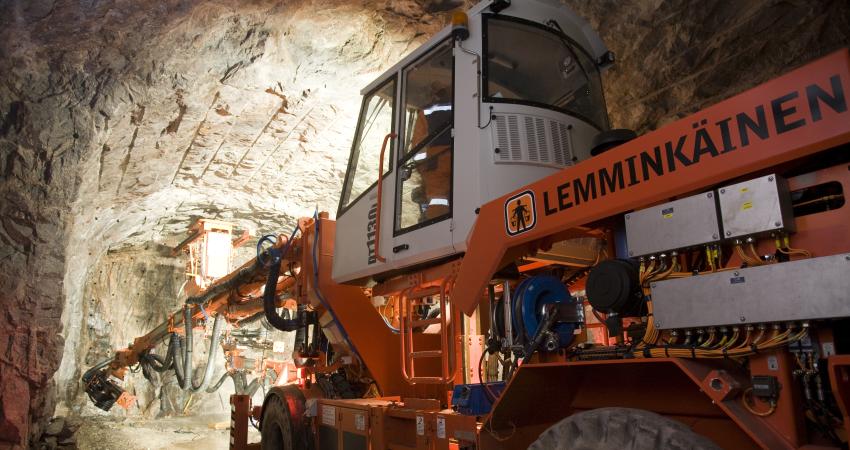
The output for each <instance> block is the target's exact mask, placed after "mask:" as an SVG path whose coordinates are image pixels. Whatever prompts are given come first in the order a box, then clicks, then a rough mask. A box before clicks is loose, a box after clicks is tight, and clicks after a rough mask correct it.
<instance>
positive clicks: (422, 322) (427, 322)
mask: <svg viewBox="0 0 850 450" xmlns="http://www.w3.org/2000/svg"><path fill="white" fill-rule="evenodd" d="M440 322H441V319H440V318H439V317H434V318H431V319H422V320H414V321H413V325H412V328H419V327H427V326H428V325H437V324H439V323H440Z"/></svg>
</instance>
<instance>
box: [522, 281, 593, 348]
mask: <svg viewBox="0 0 850 450" xmlns="http://www.w3.org/2000/svg"><path fill="white" fill-rule="evenodd" d="M565 303H566V304H572V305H575V304H576V299H575V298H573V297H572V296H571V295H570V292H569V291H568V290H567V288H566V286H564V284H563V283H561V280H559V279H557V278H555V277H553V276H551V275H540V276H535V277H531V278H527V279H525V280H523V281H522V282H521V283H520V284H519V285H518V286H517V288H516V289H515V290H514V294H513V296H512V297H511V310H512V311H513V314H512V316H513V317H512V321H511V322H512V324H513V328H514V330H516V331H517V332H521V333H522V337H523V338H524V340H525V341H526V342H530V341H531V340H532V339H534V336H535V335H536V334H537V329H538V328H539V327H540V324H541V322H542V321H543V319H544V314H543V309H544V307H545V305H547V304H565ZM577 326H578V325H577V324H575V323H564V322H560V323H557V324H555V325H554V326H553V327H552V332H554V333H555V334H556V335H557V336H558V341H559V343H560V347H562V348H563V347H566V346H568V345H570V343H571V342H572V341H573V337H574V334H573V333H574V332H575V330H576V327H577Z"/></svg>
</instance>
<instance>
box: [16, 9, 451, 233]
mask: <svg viewBox="0 0 850 450" xmlns="http://www.w3.org/2000/svg"><path fill="white" fill-rule="evenodd" d="M237 5H238V7H237ZM455 6H457V3H456V2H447V1H434V2H421V4H417V3H414V2H391V1H386V2H379V1H378V2H365V1H364V2H341V1H337V2H320V1H315V2H248V3H246V2H221V3H217V2H186V1H181V2H176V1H172V2H166V3H164V4H162V5H161V6H158V7H157V8H155V9H148V8H140V7H139V6H138V4H137V3H136V2H131V1H126V2H120V1H119V2H68V3H67V4H63V3H62V2H56V3H52V2H35V3H27V2H20V4H19V6H18V7H17V8H14V9H13V15H14V16H15V19H16V21H15V22H13V23H14V24H17V25H19V28H18V29H17V32H18V33H20V34H21V35H22V37H23V39H21V38H18V39H16V41H17V43H14V44H11V45H10V46H8V48H7V51H9V56H10V57H11V61H12V63H13V64H14V65H18V66H25V67H28V68H31V69H35V70H39V71H44V72H50V73H51V75H50V76H47V77H43V78H42V77H39V78H40V79H31V78H30V79H28V78H21V79H19V80H17V81H18V83H17V84H16V85H13V86H10V88H11V90H12V91H13V92H15V91H17V92H16V93H17V94H18V95H19V96H20V97H24V98H27V99H30V100H31V102H27V104H25V105H24V106H23V108H24V110H23V111H18V112H16V113H15V116H17V115H19V114H30V115H38V116H43V117H39V119H41V121H42V124H41V125H42V126H43V125H47V127H49V128H48V129H46V130H45V129H41V130H38V133H39V136H38V138H39V139H40V140H43V141H44V142H45V145H46V148H45V151H46V155H44V157H46V159H48V160H51V161H55V160H57V159H61V158H62V155H63V153H65V152H68V151H73V148H74V147H77V148H79V147H80V146H83V147H85V149H84V151H83V154H82V155H81V156H82V158H81V164H80V166H79V168H78V172H79V175H78V176H79V192H78V194H77V198H78V201H77V202H76V205H75V208H74V211H73V212H74V216H75V217H74V226H75V228H76V229H77V230H78V232H80V233H81V234H82V235H83V236H84V237H85V238H87V239H98V240H103V241H105V242H108V243H109V244H110V245H113V246H114V245H122V244H131V243H134V242H138V241H150V240H158V239H161V238H162V237H166V236H171V235H175V234H177V233H179V232H182V231H183V230H184V229H185V228H186V226H187V225H188V222H189V220H190V218H193V217H217V218H225V219H230V218H232V219H235V220H236V221H237V222H240V223H241V225H243V226H246V227H249V228H253V229H257V228H259V229H260V230H261V231H267V232H274V231H280V230H282V228H284V227H289V226H291V225H290V224H292V223H293V219H294V218H295V217H299V216H301V215H308V214H312V211H313V209H314V208H316V207H318V208H319V209H321V210H328V211H333V210H335V207H336V199H337V198H338V194H337V193H338V191H339V190H340V186H341V180H342V177H343V175H344V172H345V164H346V160H347V156H348V149H349V146H350V140H351V135H352V134H353V133H352V129H353V124H354V122H355V120H356V115H357V112H358V111H357V110H358V107H359V91H360V89H361V88H362V87H363V86H364V85H365V84H367V83H368V82H369V81H370V80H371V79H372V78H374V77H375V76H377V74H379V73H380V72H381V71H382V69H385V68H386V67H388V66H389V65H390V64H391V63H392V62H393V61H394V60H396V59H397V58H398V57H399V56H400V55H403V54H405V53H406V52H408V51H409V50H411V49H412V48H415V46H416V45H417V44H418V43H421V42H422V41H423V40H424V39H425V38H426V37H427V36H429V35H430V34H432V33H433V32H435V31H436V30H438V29H439V28H440V27H441V26H442V24H443V16H442V15H440V12H442V11H445V10H447V9H451V8H453V7H455ZM421 18H424V20H421ZM9 34H11V33H9V32H7V35H9ZM33 50H36V51H33ZM54 72H60V73H54ZM81 107H82V108H83V109H86V110H87V111H85V112H84V113H82V114H81V113H80V112H79V111H78V109H80V108H81ZM34 108H38V109H42V108H43V109H45V110H37V111H33V110H32V109H34ZM9 120H10V121H12V122H14V120H15V117H12V118H10V119H9ZM53 164H55V163H53ZM7 170H16V167H15V166H12V167H9V168H7ZM49 170H50V168H49V167H46V168H45V171H49ZM44 176H45V177H46V178H47V177H50V174H49V173H45V174H44Z"/></svg>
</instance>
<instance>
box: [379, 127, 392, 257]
mask: <svg viewBox="0 0 850 450" xmlns="http://www.w3.org/2000/svg"><path fill="white" fill-rule="evenodd" d="M396 136H397V135H396V134H395V133H389V134H387V135H386V136H384V143H383V144H382V145H381V156H380V157H379V161H378V209H377V211H375V214H376V215H377V216H378V217H377V219H375V259H377V260H378V261H379V262H387V258H384V257H383V256H381V200H382V197H381V193H382V192H383V186H384V152H385V151H386V150H387V141H389V140H390V139H395V137H396Z"/></svg>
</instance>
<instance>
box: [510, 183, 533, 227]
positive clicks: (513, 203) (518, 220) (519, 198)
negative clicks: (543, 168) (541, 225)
mask: <svg viewBox="0 0 850 450" xmlns="http://www.w3.org/2000/svg"><path fill="white" fill-rule="evenodd" d="M535 224H537V212H536V211H535V210H534V192H531V191H523V192H520V193H519V194H517V195H514V196H513V197H511V198H509V199H508V200H507V201H506V202H505V231H507V232H508V236H516V235H518V234H522V233H525V232H526V231H528V230H530V229H532V228H534V225H535Z"/></svg>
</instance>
